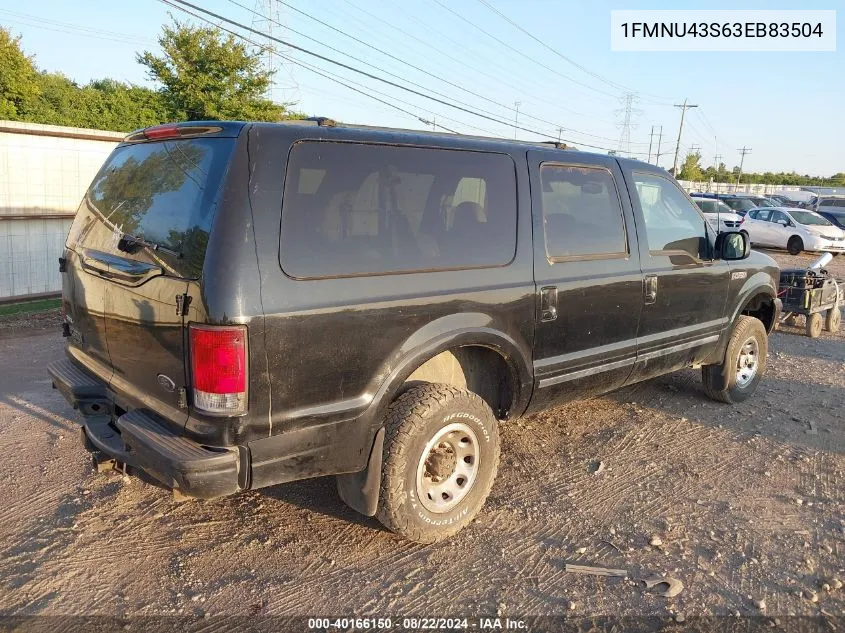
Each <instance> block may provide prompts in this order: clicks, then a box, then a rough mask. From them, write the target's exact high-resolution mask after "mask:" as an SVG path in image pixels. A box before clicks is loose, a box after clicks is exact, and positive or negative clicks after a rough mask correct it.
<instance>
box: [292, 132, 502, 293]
mask: <svg viewBox="0 0 845 633" xmlns="http://www.w3.org/2000/svg"><path fill="white" fill-rule="evenodd" d="M515 252H516V175H515V166H514V163H513V160H512V159H511V158H510V157H509V156H506V155H503V154H492V153H484V152H473V151H464V150H447V149H429V148H419V147H397V146H389V145H373V144H361V143H330V142H319V141H313V142H300V143H297V144H296V145H294V147H293V149H292V150H291V154H290V158H289V161H288V166H287V171H286V176H285V188H284V202H283V205H282V232H281V244H280V256H279V258H280V262H281V265H282V268H283V269H284V271H285V272H286V273H287V274H288V275H290V276H292V277H295V278H300V279H314V278H325V277H348V276H357V275H379V274H390V273H406V272H413V271H423V270H450V269H460V268H478V267H491V266H504V265H506V264H508V263H509V262H510V261H511V260H512V259H513V257H514V254H515Z"/></svg>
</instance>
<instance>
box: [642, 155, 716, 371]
mask: <svg viewBox="0 0 845 633" xmlns="http://www.w3.org/2000/svg"><path fill="white" fill-rule="evenodd" d="M625 177H626V179H628V180H629V182H630V185H629V189H630V191H631V194H632V198H633V200H634V211H635V213H636V214H637V230H638V234H639V245H640V263H641V266H642V271H643V275H644V284H645V299H644V302H643V310H642V315H641V316H640V326H639V330H638V336H637V343H638V352H637V365H636V367H635V369H634V372H633V374H632V379H636V380H642V379H645V378H649V377H651V376H656V375H660V374H663V373H666V372H669V371H672V370H674V369H678V368H681V367H685V366H688V365H690V364H693V363H695V362H697V361H699V360H702V359H703V358H704V357H705V356H706V355H707V354H709V353H710V351H711V350H712V349H713V347H714V346H715V344H716V342H717V341H718V339H719V336H720V334H721V333H722V331H723V330H724V328H725V327H726V325H727V317H726V316H725V302H726V300H727V293H728V286H729V284H730V267H729V266H728V263H727V262H726V261H724V260H721V259H712V253H713V237H714V234H713V231H712V230H711V229H709V228H708V224H707V222H706V221H705V219H704V218H703V217H702V214H701V213H700V211H699V210H698V208H697V207H696V206H695V205H694V204H693V203H692V202H691V201H690V199H689V198H688V197H687V196H686V195H685V194H684V193H683V191H682V190H681V189H680V187H679V186H678V185H677V184H676V183H675V181H674V180H672V179H671V178H669V177H667V176H664V175H663V174H661V173H658V172H653V171H650V170H648V171H646V170H644V171H626V173H625Z"/></svg>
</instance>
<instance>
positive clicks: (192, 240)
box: [68, 138, 235, 278]
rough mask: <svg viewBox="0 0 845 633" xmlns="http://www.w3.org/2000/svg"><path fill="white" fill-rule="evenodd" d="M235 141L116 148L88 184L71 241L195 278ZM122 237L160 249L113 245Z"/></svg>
mask: <svg viewBox="0 0 845 633" xmlns="http://www.w3.org/2000/svg"><path fill="white" fill-rule="evenodd" d="M234 142H235V141H234V139H231V138H209V139H191V140H188V139H179V140H174V141H158V142H152V143H137V144H132V145H124V146H121V147H118V148H117V149H115V150H114V152H112V154H111V156H109V158H108V160H107V161H106V163H105V164H104V165H103V167H102V169H101V170H100V172H99V173H98V174H97V176H96V178H94V182H93V183H91V186H90V187H89V188H88V191H87V192H86V194H85V198H84V199H83V201H82V204H81V205H80V208H79V211H78V213H77V217H76V219H75V220H74V223H73V226H72V228H71V231H70V235H69V237H68V243H69V244H70V245H71V246H73V245H74V244H79V245H81V246H84V247H85V248H90V249H94V250H98V251H103V252H107V253H111V254H114V255H118V256H120V257H124V258H127V259H136V260H141V261H145V262H149V263H155V264H157V265H160V266H162V268H163V269H164V270H165V271H166V272H167V273H168V274H171V275H174V276H179V277H186V278H196V277H199V275H200V273H201V271H202V264H203V260H204V258H205V249H206V245H207V244H208V236H209V232H210V230H211V222H212V219H213V216H214V210H215V205H216V198H217V192H218V190H219V188H220V183H221V182H222V180H223V176H224V174H225V172H226V168H227V166H228V163H229V157H230V156H231V153H232V147H233V146H234ZM123 236H133V237H136V238H140V239H142V240H145V241H146V242H148V243H150V244H155V245H157V246H159V247H160V248H159V249H154V248H151V247H141V248H138V247H133V248H132V249H130V251H131V252H127V251H126V249H121V248H118V245H119V244H120V243H121V242H120V240H121V237H123Z"/></svg>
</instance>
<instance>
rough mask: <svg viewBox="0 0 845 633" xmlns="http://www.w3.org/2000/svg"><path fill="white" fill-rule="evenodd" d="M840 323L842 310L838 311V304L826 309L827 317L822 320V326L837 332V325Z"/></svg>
mask: <svg viewBox="0 0 845 633" xmlns="http://www.w3.org/2000/svg"><path fill="white" fill-rule="evenodd" d="M841 324H842V312H840V311H839V306H838V305H837V306H833V307H832V308H831V309H830V310H828V311H827V318H826V319H825V320H824V328H825V329H826V330H827V331H828V332H830V333H834V332H838V331H839V326H840V325H841Z"/></svg>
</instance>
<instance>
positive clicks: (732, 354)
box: [701, 315, 769, 404]
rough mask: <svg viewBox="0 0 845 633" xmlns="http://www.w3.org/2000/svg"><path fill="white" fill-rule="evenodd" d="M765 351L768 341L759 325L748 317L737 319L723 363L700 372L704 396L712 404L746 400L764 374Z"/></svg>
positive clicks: (763, 328) (757, 321) (758, 321)
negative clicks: (713, 401) (709, 399)
mask: <svg viewBox="0 0 845 633" xmlns="http://www.w3.org/2000/svg"><path fill="white" fill-rule="evenodd" d="M768 351H769V337H768V336H767V335H766V328H765V327H764V326H763V322H762V321H760V320H759V319H756V318H754V317H751V316H745V315H743V316H740V317H739V319H737V322H736V325H735V326H734V331H733V333H732V334H731V338H730V340H729V341H728V346H727V349H726V350H725V357H724V359H723V361H722V362H721V363H719V364H718V365H705V366H703V367H702V368H701V379H702V382H703V383H704V392H705V393H706V394H707V396H708V397H710V398H712V399H713V400H718V401H719V402H727V403H728V404H735V403H737V402H742V401H743V400H746V399H747V398H750V397H751V395H752V394H754V392H755V391H757V387H758V386H759V385H760V380H761V379H762V378H763V374H764V373H765V372H766V358H767V356H768ZM723 376H724V378H723Z"/></svg>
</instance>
